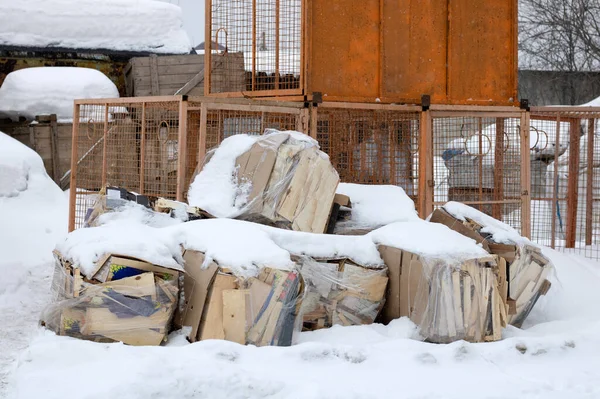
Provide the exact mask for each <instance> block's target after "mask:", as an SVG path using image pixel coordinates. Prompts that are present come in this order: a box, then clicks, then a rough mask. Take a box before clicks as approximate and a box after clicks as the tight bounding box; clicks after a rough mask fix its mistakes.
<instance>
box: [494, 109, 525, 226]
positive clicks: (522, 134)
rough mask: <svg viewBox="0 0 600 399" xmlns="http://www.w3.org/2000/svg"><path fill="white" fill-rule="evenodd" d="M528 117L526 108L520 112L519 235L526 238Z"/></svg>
mask: <svg viewBox="0 0 600 399" xmlns="http://www.w3.org/2000/svg"><path fill="white" fill-rule="evenodd" d="M530 117H531V113H530V111H528V110H526V111H524V112H523V113H522V114H521V235H522V236H524V237H527V238H531V162H530V157H531V155H530V150H531V149H530V143H529V122H530ZM496 134H498V132H496Z"/></svg>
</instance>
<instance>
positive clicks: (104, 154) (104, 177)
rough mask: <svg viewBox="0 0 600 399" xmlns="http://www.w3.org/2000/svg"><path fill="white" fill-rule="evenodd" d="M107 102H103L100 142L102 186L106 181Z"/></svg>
mask: <svg viewBox="0 0 600 399" xmlns="http://www.w3.org/2000/svg"><path fill="white" fill-rule="evenodd" d="M107 152H108V103H105V104H104V142H103V143H102V187H105V186H106V183H107V176H106V174H107V169H108V159H107Z"/></svg>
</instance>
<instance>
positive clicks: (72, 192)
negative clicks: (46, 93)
mask: <svg viewBox="0 0 600 399" xmlns="http://www.w3.org/2000/svg"><path fill="white" fill-rule="evenodd" d="M80 107H81V105H79V104H75V106H74V107H73V134H72V135H71V179H70V180H71V182H70V187H69V232H71V231H73V230H75V212H76V211H77V158H78V154H77V146H78V142H79V122H80V121H79V111H80Z"/></svg>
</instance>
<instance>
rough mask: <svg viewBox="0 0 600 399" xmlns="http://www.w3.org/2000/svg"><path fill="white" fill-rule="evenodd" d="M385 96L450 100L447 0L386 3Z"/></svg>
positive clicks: (384, 35) (383, 55) (413, 99)
mask: <svg viewBox="0 0 600 399" xmlns="http://www.w3.org/2000/svg"><path fill="white" fill-rule="evenodd" d="M382 25H383V27H382V29H383V33H382V34H383V51H382V63H383V67H382V71H383V79H382V80H383V86H382V96H383V97H393V98H403V99H405V100H412V101H413V102H419V101H420V98H421V95H423V94H429V95H431V97H432V100H433V101H434V102H444V101H445V100H446V55H447V54H446V51H447V45H446V43H447V40H446V38H447V25H448V8H447V0H383V24H382Z"/></svg>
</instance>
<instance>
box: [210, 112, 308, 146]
mask: <svg viewBox="0 0 600 399" xmlns="http://www.w3.org/2000/svg"><path fill="white" fill-rule="evenodd" d="M298 119H299V117H298V114H290V113H279V112H268V113H267V112H257V111H238V110H208V113H207V121H206V150H207V151H210V150H211V149H213V148H215V147H217V146H218V145H219V144H220V143H221V141H223V140H224V139H226V138H228V137H231V136H233V135H236V134H251V135H260V134H263V133H264V132H265V129H277V130H297V129H298V123H299V120H298Z"/></svg>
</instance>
